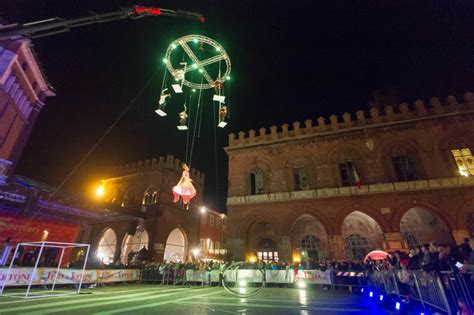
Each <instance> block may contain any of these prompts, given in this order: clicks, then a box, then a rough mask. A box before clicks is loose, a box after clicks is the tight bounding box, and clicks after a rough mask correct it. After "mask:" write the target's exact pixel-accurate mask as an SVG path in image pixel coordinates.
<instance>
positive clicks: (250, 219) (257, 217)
mask: <svg viewBox="0 0 474 315" xmlns="http://www.w3.org/2000/svg"><path fill="white" fill-rule="evenodd" d="M257 221H267V222H270V223H271V224H272V226H273V229H274V231H275V234H276V235H281V231H282V229H281V228H280V223H279V222H278V221H277V220H276V218H274V217H272V216H270V215H265V214H262V213H258V212H257V211H253V212H251V213H249V214H248V215H246V216H245V217H244V220H243V222H242V224H240V228H239V230H238V237H240V238H242V239H244V238H245V237H246V234H247V231H248V229H249V228H250V226H251V225H252V224H253V223H255V222H257Z"/></svg>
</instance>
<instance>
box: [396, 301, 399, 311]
mask: <svg viewBox="0 0 474 315" xmlns="http://www.w3.org/2000/svg"><path fill="white" fill-rule="evenodd" d="M395 309H396V310H400V302H396V303H395Z"/></svg>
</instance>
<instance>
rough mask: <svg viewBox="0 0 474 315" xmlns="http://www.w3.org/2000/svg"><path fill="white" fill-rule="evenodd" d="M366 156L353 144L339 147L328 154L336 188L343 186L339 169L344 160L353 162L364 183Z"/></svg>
mask: <svg viewBox="0 0 474 315" xmlns="http://www.w3.org/2000/svg"><path fill="white" fill-rule="evenodd" d="M365 159H366V156H365V154H364V153H363V151H362V150H361V149H360V148H359V147H357V146H355V145H351V144H343V145H339V146H337V147H336V148H335V149H334V150H332V151H331V152H329V154H328V165H329V166H330V169H331V176H332V178H333V183H334V186H341V185H342V178H341V171H340V169H339V163H340V161H342V160H351V161H352V163H353V164H354V165H355V168H356V170H357V174H358V175H359V177H360V179H361V181H362V182H363V183H364V182H366V181H365V178H366V174H367V172H366V165H365V162H364V161H365Z"/></svg>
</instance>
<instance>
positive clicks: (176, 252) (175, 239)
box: [163, 227, 188, 261]
mask: <svg viewBox="0 0 474 315" xmlns="http://www.w3.org/2000/svg"><path fill="white" fill-rule="evenodd" d="M187 249H188V237H187V234H186V232H185V231H184V229H182V228H181V227H177V228H175V229H173V230H171V231H170V232H169V233H168V236H167V237H166V242H165V250H164V254H163V261H177V260H180V261H185V260H186V258H187V252H188V250H187Z"/></svg>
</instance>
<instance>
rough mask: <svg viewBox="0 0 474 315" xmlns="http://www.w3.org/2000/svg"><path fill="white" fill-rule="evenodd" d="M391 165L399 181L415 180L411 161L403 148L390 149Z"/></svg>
mask: <svg viewBox="0 0 474 315" xmlns="http://www.w3.org/2000/svg"><path fill="white" fill-rule="evenodd" d="M392 165H393V169H394V171H395V175H396V176H397V180H398V181H399V182H404V181H412V180H416V178H417V176H416V172H415V168H414V167H413V163H412V161H411V159H410V158H409V156H408V154H407V152H406V151H405V150H404V149H400V148H397V149H395V150H393V151H392Z"/></svg>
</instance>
